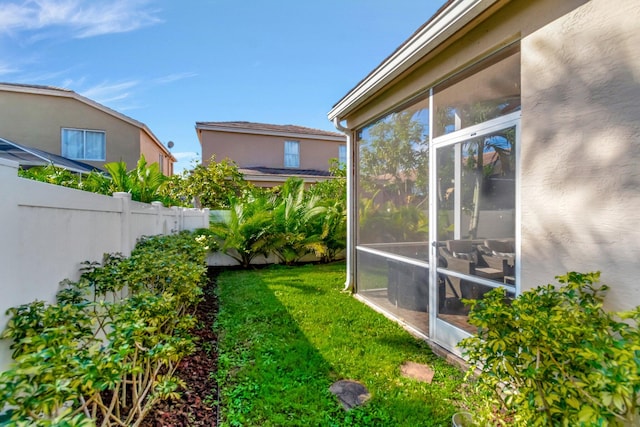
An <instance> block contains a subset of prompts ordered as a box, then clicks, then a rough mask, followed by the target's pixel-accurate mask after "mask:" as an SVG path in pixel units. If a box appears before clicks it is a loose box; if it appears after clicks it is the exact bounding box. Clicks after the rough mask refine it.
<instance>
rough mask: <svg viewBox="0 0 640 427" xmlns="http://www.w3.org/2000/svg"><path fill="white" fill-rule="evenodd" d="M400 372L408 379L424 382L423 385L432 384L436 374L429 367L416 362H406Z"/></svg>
mask: <svg viewBox="0 0 640 427" xmlns="http://www.w3.org/2000/svg"><path fill="white" fill-rule="evenodd" d="M400 372H402V375H403V376H404V377H407V378H413V379H414V380H418V381H422V382H423V383H428V384H431V381H433V375H434V374H435V372H434V371H433V369H431V368H430V367H428V366H427V365H423V364H420V363H416V362H404V363H403V364H402V366H400Z"/></svg>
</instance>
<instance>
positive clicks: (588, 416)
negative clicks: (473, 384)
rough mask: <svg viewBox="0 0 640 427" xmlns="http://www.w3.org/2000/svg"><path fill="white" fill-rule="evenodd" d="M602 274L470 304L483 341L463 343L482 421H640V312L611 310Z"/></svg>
mask: <svg viewBox="0 0 640 427" xmlns="http://www.w3.org/2000/svg"><path fill="white" fill-rule="evenodd" d="M599 278H600V274H599V273H587V274H581V273H576V272H571V273H568V274H566V275H564V276H560V277H558V278H557V279H558V280H559V281H560V283H561V284H562V286H561V287H560V288H559V289H556V287H555V286H553V285H547V286H541V287H538V288H535V289H532V290H529V291H527V292H524V293H522V294H521V295H520V296H518V297H517V298H516V299H514V300H512V301H510V300H507V299H505V295H506V294H505V291H504V289H495V290H493V291H491V292H489V293H488V294H486V295H485V298H484V299H482V300H477V301H470V304H471V306H472V311H471V313H470V314H469V322H470V323H471V324H473V325H475V326H477V327H478V335H477V336H475V337H471V338H467V339H465V340H463V341H462V342H461V343H460V346H461V347H462V348H463V349H464V351H465V353H466V356H467V357H468V359H469V362H470V363H471V364H472V365H473V366H472V370H471V371H470V373H472V372H473V371H474V370H475V369H479V371H480V374H479V377H478V379H477V386H478V388H479V390H480V391H482V392H484V393H487V396H490V397H489V398H488V400H487V406H486V407H485V408H484V410H483V411H481V414H479V418H481V420H482V421H483V423H488V422H491V423H496V422H497V423H500V424H502V425H514V426H530V425H558V426H560V425H562V426H568V425H571V426H574V425H575V426H578V425H582V426H607V425H638V422H639V421H640V405H639V404H640V401H639V393H640V331H639V329H638V322H639V321H640V307H637V308H635V309H634V310H631V311H628V312H625V313H619V314H618V315H616V314H613V313H609V312H606V311H605V310H604V309H603V301H604V296H605V293H606V291H607V289H608V287H607V286H606V285H598V282H599Z"/></svg>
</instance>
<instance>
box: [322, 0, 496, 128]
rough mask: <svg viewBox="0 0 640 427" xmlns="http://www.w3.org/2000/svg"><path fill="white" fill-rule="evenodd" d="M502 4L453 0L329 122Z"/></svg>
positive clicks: (354, 91)
mask: <svg viewBox="0 0 640 427" xmlns="http://www.w3.org/2000/svg"><path fill="white" fill-rule="evenodd" d="M499 1H501V0H454V1H451V2H450V3H448V4H446V5H445V7H444V8H443V9H441V10H440V11H438V12H437V13H436V14H435V15H434V16H433V17H432V18H431V19H430V20H429V21H427V23H426V24H425V25H424V26H423V27H421V28H420V29H419V30H418V31H416V33H415V34H413V35H412V36H411V37H410V38H409V39H408V40H407V41H405V42H404V43H403V44H402V45H401V46H400V47H399V48H398V49H397V50H396V51H395V52H393V53H392V54H391V55H390V56H389V57H388V58H387V59H385V60H384V61H383V62H382V63H381V64H380V65H379V66H378V67H376V68H375V69H374V70H373V71H372V72H371V73H370V74H369V75H368V76H367V77H365V78H364V79H363V80H362V81H361V82H360V83H358V84H357V85H356V86H355V87H354V88H353V89H351V91H349V92H348V93H347V94H346V95H345V96H344V97H343V98H342V99H341V100H340V101H338V103H336V105H335V106H334V107H333V108H332V109H331V110H330V111H329V113H328V114H327V116H328V118H329V120H330V121H334V119H337V120H338V121H342V120H343V119H344V118H345V117H346V116H347V115H348V114H349V113H351V112H353V111H354V110H356V109H357V108H358V107H360V106H361V105H362V104H364V103H365V102H366V101H367V100H368V99H370V98H371V97H372V96H374V95H375V94H376V93H378V92H379V91H380V90H381V89H382V88H383V87H385V86H386V85H387V84H389V83H390V82H391V81H393V80H394V79H396V78H397V77H398V76H400V75H401V74H402V73H404V72H405V71H407V70H408V69H410V68H411V67H412V66H413V65H415V64H416V63H417V62H418V61H419V60H420V59H421V58H423V57H425V56H426V55H428V54H429V53H430V52H431V51H433V50H434V49H436V48H437V47H438V46H439V45H440V44H442V43H443V42H444V41H446V40H447V39H448V38H450V37H451V36H453V35H454V34H455V33H456V32H457V31H459V30H461V29H462V28H464V27H465V26H466V25H467V24H469V23H470V22H472V21H473V20H474V19H476V18H477V17H479V16H480V15H481V14H482V13H483V12H485V11H486V10H487V9H489V8H490V7H491V6H493V5H494V4H495V3H498V2H499Z"/></svg>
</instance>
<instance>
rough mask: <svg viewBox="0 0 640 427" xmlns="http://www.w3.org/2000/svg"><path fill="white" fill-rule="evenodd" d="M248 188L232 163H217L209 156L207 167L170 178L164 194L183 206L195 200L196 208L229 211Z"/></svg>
mask: <svg viewBox="0 0 640 427" xmlns="http://www.w3.org/2000/svg"><path fill="white" fill-rule="evenodd" d="M250 187H251V186H250V184H249V183H248V182H247V181H245V180H244V177H243V175H242V173H240V171H239V170H238V166H237V164H236V163H235V162H233V161H231V160H229V159H224V160H222V161H220V162H216V161H215V156H211V159H210V160H209V162H208V164H207V165H202V164H199V165H197V166H195V167H194V168H193V169H192V170H190V171H185V172H183V173H182V175H177V176H175V177H174V178H172V180H171V182H170V183H169V185H168V186H167V188H166V189H165V192H164V194H165V195H167V196H168V197H170V198H171V199H177V200H182V201H183V202H184V203H185V204H189V203H191V202H192V201H195V204H196V205H197V206H198V207H204V208H210V209H229V208H230V207H231V204H232V202H233V201H235V200H237V198H238V197H240V196H242V194H243V193H244V192H246V191H247V190H248V189H250Z"/></svg>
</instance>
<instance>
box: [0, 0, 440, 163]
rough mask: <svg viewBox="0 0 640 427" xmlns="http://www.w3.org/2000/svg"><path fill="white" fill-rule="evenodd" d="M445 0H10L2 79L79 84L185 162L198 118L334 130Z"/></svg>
mask: <svg viewBox="0 0 640 427" xmlns="http://www.w3.org/2000/svg"><path fill="white" fill-rule="evenodd" d="M443 2H444V0H437V1H435V0H432V1H429V0H393V1H392V0H323V1H311V0H297V1H290V0H276V1H265V0H253V1H246V0H245V1H242V0H198V1H196V0H186V1H177V0H111V1H103V0H100V1H98V0H0V81H3V82H10V83H26V84H40V85H52V86H58V87H64V88H68V89H71V90H74V91H76V92H78V93H80V94H82V95H84V96H87V97H88V98H91V99H93V100H95V101H97V102H100V103H101V104H104V105H106V106H108V107H111V108H113V109H115V110H117V111H120V112H121V113H123V114H126V115H128V116H130V117H132V118H134V119H136V120H138V121H141V122H143V123H145V124H146V125H147V126H148V127H149V128H150V129H151V130H152V131H153V133H154V134H155V135H156V136H157V137H158V138H159V139H160V140H161V141H162V142H163V143H164V144H165V145H166V143H167V142H168V141H174V143H175V146H174V147H173V149H172V153H173V154H174V155H175V156H176V157H177V158H178V163H176V166H175V169H176V171H180V170H182V169H184V168H188V167H190V166H191V164H192V162H193V159H198V160H199V159H200V153H201V151H200V144H199V143H198V138H197V136H196V133H195V130H194V128H195V122H197V121H233V120H246V121H252V122H261V123H273V124H295V125H300V126H307V127H312V128H317V129H324V130H335V129H334V128H333V125H332V124H331V123H330V122H329V121H328V119H327V112H328V111H329V110H330V109H331V107H332V106H333V105H334V104H335V103H336V102H337V101H338V100H340V98H342V97H343V96H344V95H345V94H346V93H347V92H348V91H349V90H350V89H352V88H353V87H354V86H355V85H356V84H357V83H358V82H359V81H360V80H362V79H363V78H364V77H365V76H366V75H367V74H368V73H369V72H370V71H371V70H373V69H374V68H375V67H376V66H377V65H378V64H380V62H381V61H382V60H384V59H385V58H386V57H387V56H388V55H390V54H391V53H392V52H393V51H394V50H395V49H396V48H397V47H398V46H399V45H400V44H401V43H402V42H403V41H405V40H406V39H407V38H408V37H409V36H410V35H411V34H413V32H414V31H415V30H416V29H417V28H418V27H419V26H420V25H422V24H423V23H424V22H425V21H427V20H428V19H429V18H430V17H431V16H432V15H433V14H434V13H435V11H436V10H437V9H438V8H439V7H440V6H441V5H442V3H443Z"/></svg>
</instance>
